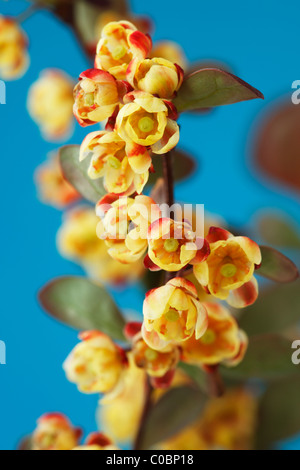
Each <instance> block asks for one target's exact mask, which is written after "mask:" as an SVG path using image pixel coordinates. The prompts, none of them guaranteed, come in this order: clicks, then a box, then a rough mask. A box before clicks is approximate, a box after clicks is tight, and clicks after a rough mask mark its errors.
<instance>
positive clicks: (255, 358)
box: [222, 334, 299, 380]
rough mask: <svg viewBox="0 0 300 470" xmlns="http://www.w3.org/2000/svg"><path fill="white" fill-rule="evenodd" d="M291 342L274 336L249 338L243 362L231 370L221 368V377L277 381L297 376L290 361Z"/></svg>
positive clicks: (295, 369)
mask: <svg viewBox="0 0 300 470" xmlns="http://www.w3.org/2000/svg"><path fill="white" fill-rule="evenodd" d="M291 356H292V350H291V342H290V341H289V340H288V339H286V338H283V337H282V336H280V335H276V334H266V335H260V336H253V337H252V338H250V341H249V347H248V351H247V353H246V355H245V358H244V360H243V361H242V362H241V363H240V364H239V365H238V366H237V367H234V368H232V369H229V368H225V367H222V375H224V377H228V378H230V379H236V380H248V379H261V380H276V379H277V380H278V379H283V378H285V377H290V376H291V375H297V373H298V374H299V369H297V367H295V366H294V364H293V363H292V360H291Z"/></svg>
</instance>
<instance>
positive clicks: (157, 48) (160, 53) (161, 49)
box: [150, 41, 187, 69]
mask: <svg viewBox="0 0 300 470" xmlns="http://www.w3.org/2000/svg"><path fill="white" fill-rule="evenodd" d="M150 57H152V58H154V57H162V58H163V59H166V60H169V61H170V62H173V64H178V65H179V66H180V67H182V68H183V69H185V68H186V67H187V59H186V56H185V53H184V51H183V49H182V47H180V46H179V44H177V43H176V42H173V41H159V42H157V43H155V44H154V46H153V49H152V51H151V54H150Z"/></svg>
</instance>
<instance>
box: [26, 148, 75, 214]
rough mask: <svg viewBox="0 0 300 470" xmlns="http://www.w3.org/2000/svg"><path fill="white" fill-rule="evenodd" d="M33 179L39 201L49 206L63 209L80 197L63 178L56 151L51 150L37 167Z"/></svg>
mask: <svg viewBox="0 0 300 470" xmlns="http://www.w3.org/2000/svg"><path fill="white" fill-rule="evenodd" d="M35 181H36V184H37V188H38V192H39V197H40V199H41V201H42V202H44V203H45V204H49V205H50V206H53V207H57V208H59V209H63V208H65V207H66V206H68V205H69V204H72V203H73V202H76V201H78V199H80V197H81V196H80V194H79V193H78V192H77V191H76V189H75V188H73V186H71V185H70V184H69V183H68V181H67V180H66V179H65V178H64V176H63V174H62V170H61V166H60V163H59V156H58V153H57V152H51V153H50V154H49V158H48V159H47V161H46V162H44V163H42V165H40V166H39V167H38V168H37V170H36V172H35Z"/></svg>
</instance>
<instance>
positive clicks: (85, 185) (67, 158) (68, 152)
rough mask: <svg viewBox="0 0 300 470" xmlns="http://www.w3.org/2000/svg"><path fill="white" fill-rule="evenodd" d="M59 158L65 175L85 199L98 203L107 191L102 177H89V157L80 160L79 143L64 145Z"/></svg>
mask: <svg viewBox="0 0 300 470" xmlns="http://www.w3.org/2000/svg"><path fill="white" fill-rule="evenodd" d="M59 158H60V164H61V167H62V171H63V175H64V177H65V178H66V180H67V181H68V182H69V183H70V184H71V185H72V186H74V188H75V189H77V191H78V192H79V193H80V194H81V195H82V196H83V197H84V198H85V199H87V200H88V201H91V202H94V203H97V202H98V201H99V199H101V198H102V197H103V196H104V195H105V194H106V193H107V191H106V190H105V189H104V186H103V182H102V178H99V179H97V180H92V179H90V178H89V177H88V174H87V171H88V167H89V159H88V158H86V159H85V160H83V162H80V161H79V146H78V145H67V146H66V147H62V148H61V149H60V152H59Z"/></svg>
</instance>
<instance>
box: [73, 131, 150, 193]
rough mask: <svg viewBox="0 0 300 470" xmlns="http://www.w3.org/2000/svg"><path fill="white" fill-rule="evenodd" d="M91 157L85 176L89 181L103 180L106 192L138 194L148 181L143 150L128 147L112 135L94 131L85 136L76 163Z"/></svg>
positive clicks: (147, 158)
mask: <svg viewBox="0 0 300 470" xmlns="http://www.w3.org/2000/svg"><path fill="white" fill-rule="evenodd" d="M90 153H91V154H92V159H91V164H90V167H89V170H88V175H89V177H90V178H91V179H96V178H100V177H103V178H104V186H105V188H106V189H107V191H108V192H110V193H115V194H122V195H130V194H132V193H134V192H135V191H136V192H137V193H139V194H140V193H141V192H142V191H143V188H144V186H145V184H146V183H147V181H148V178H149V168H150V166H151V157H150V155H149V152H148V151H147V149H146V148H145V147H142V146H135V153H132V147H131V146H130V145H128V144H126V142H124V141H123V140H122V139H121V138H120V137H119V136H118V134H117V133H116V132H106V131H97V132H92V133H91V134H89V135H88V136H87V137H86V138H85V139H84V141H83V143H82V145H81V150H80V161H82V160H84V159H85V158H86V157H87V156H88V155H89V154H90Z"/></svg>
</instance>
